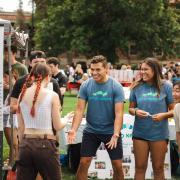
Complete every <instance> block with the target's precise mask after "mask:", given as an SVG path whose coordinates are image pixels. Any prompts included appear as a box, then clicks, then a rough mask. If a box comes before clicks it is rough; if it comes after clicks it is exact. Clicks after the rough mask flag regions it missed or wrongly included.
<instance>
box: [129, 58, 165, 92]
mask: <svg viewBox="0 0 180 180" xmlns="http://www.w3.org/2000/svg"><path fill="white" fill-rule="evenodd" d="M143 63H145V64H147V65H148V66H149V67H151V69H152V71H153V72H154V76H153V82H152V83H153V86H154V87H155V88H156V89H157V92H158V95H159V94H160V91H161V86H162V80H163V74H162V67H161V66H160V64H159V62H158V60H157V59H156V58H150V57H148V58H146V59H144V61H143V62H142V64H143ZM142 83H144V81H143V79H142V78H141V79H140V80H138V81H137V82H135V83H134V84H133V85H132V89H133V88H135V87H136V86H138V85H140V84H142Z"/></svg>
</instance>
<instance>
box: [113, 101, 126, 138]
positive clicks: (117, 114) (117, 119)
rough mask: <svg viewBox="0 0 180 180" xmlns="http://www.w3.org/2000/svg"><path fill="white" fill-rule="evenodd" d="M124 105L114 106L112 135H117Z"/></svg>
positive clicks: (120, 125) (121, 121)
mask: <svg viewBox="0 0 180 180" xmlns="http://www.w3.org/2000/svg"><path fill="white" fill-rule="evenodd" d="M123 113H124V103H123V102H122V103H116V104H115V121H114V135H119V134H120V132H121V128H122V124H123Z"/></svg>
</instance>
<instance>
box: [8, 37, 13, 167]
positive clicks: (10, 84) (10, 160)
mask: <svg viewBox="0 0 180 180" xmlns="http://www.w3.org/2000/svg"><path fill="white" fill-rule="evenodd" d="M7 47H8V69H9V94H11V92H12V87H13V84H12V67H11V65H12V59H11V58H12V56H11V53H12V52H11V34H9V35H8V38H7ZM9 104H10V98H9ZM10 125H11V142H10V157H9V165H10V166H11V167H12V166H13V164H14V152H13V127H14V125H13V114H12V113H11V112H10Z"/></svg>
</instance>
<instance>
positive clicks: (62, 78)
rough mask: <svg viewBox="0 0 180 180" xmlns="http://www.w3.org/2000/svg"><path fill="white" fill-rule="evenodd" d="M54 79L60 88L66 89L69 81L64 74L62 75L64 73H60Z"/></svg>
mask: <svg viewBox="0 0 180 180" xmlns="http://www.w3.org/2000/svg"><path fill="white" fill-rule="evenodd" d="M52 77H53V78H54V79H55V80H56V81H57V82H58V84H59V87H60V88H61V87H66V85H67V81H68V79H67V77H66V76H65V75H64V74H62V72H59V73H58V74H56V75H55V76H52Z"/></svg>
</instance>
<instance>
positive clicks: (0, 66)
mask: <svg viewBox="0 0 180 180" xmlns="http://www.w3.org/2000/svg"><path fill="white" fill-rule="evenodd" d="M0 37H1V38H0V179H2V177H3V175H2V167H3V47H4V24H0Z"/></svg>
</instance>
